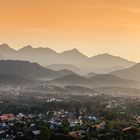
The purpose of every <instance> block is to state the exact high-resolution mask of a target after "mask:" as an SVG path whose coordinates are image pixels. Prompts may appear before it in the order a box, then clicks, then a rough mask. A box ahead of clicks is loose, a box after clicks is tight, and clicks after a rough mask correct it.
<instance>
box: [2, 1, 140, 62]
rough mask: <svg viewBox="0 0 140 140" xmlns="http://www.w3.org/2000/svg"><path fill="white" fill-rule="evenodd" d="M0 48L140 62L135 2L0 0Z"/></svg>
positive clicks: (137, 4) (139, 8)
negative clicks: (74, 51) (42, 49)
mask: <svg viewBox="0 0 140 140" xmlns="http://www.w3.org/2000/svg"><path fill="white" fill-rule="evenodd" d="M0 43H8V44H9V45H10V46H11V47H13V48H15V49H18V48H21V47H22V46H25V45H28V44H30V45H33V46H34V47H50V48H52V49H54V50H56V51H58V52H61V51H63V50H68V49H72V48H78V49H79V50H80V51H81V52H82V53H84V54H86V55H88V56H92V55H95V54H98V53H106V52H107V53H110V54H113V55H120V56H122V57H124V58H128V59H130V60H135V61H139V62H140V0H0Z"/></svg>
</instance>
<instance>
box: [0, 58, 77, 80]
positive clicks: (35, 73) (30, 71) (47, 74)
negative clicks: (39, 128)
mask: <svg viewBox="0 0 140 140" xmlns="http://www.w3.org/2000/svg"><path fill="white" fill-rule="evenodd" d="M69 74H75V73H74V72H72V71H70V70H66V69H64V70H60V71H53V70H51V69H47V68H44V67H42V66H40V65H39V64H37V63H31V62H28V61H17V60H15V61H14V60H0V82H1V81H2V82H3V83H4V82H5V83H8V81H11V82H12V83H29V82H30V83H32V82H36V81H44V80H51V79H54V78H58V77H61V76H65V75H69Z"/></svg>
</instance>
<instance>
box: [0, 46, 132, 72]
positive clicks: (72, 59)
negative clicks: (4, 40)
mask: <svg viewBox="0 0 140 140" xmlns="http://www.w3.org/2000/svg"><path fill="white" fill-rule="evenodd" d="M0 59H4V60H8V59H10V60H24V61H30V62H36V63H39V64H40V65H42V66H47V65H52V64H55V65H56V64H57V65H58V64H61V66H62V64H67V65H73V66H76V67H78V68H79V69H80V70H81V71H82V72H86V73H89V72H93V73H108V72H112V71H114V70H119V69H122V68H128V67H131V66H132V65H134V64H135V62H132V61H128V60H126V59H123V58H120V57H117V56H112V55H110V54H100V55H97V56H93V57H91V58H89V57H87V56H86V55H84V54H82V53H81V52H80V51H79V50H77V49H72V50H68V51H64V52H62V53H57V52H56V51H54V50H52V49H50V48H42V47H40V48H33V47H32V46H30V45H29V46H25V47H23V48H21V49H19V50H14V49H12V48H10V47H9V46H8V45H7V44H2V45H0ZM62 67H64V66H62ZM67 68H68V67H67ZM68 69H69V70H73V69H70V68H68ZM76 71H77V70H76ZM76 71H75V72H76Z"/></svg>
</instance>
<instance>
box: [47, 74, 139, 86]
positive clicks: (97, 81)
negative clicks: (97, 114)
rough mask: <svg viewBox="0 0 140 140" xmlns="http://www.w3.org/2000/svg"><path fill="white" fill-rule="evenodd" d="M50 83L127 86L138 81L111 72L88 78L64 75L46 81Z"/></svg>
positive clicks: (60, 84)
mask: <svg viewBox="0 0 140 140" xmlns="http://www.w3.org/2000/svg"><path fill="white" fill-rule="evenodd" d="M48 84H50V85H59V86H84V87H90V88H95V87H111V86H116V87H119V86H120V87H129V86H132V87H133V86H134V85H137V84H138V83H137V82H135V81H132V80H129V79H123V78H120V77H117V76H114V75H112V74H98V75H95V76H93V77H90V78H86V77H83V76H79V75H76V74H72V75H66V76H63V77H60V78H56V79H54V80H51V81H49V82H48Z"/></svg>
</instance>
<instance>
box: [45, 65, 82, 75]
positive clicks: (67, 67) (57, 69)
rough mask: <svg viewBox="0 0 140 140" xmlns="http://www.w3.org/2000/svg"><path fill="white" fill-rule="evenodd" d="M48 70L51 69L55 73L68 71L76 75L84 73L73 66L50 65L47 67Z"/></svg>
mask: <svg viewBox="0 0 140 140" xmlns="http://www.w3.org/2000/svg"><path fill="white" fill-rule="evenodd" d="M46 68H49V69H52V70H55V71H59V70H63V69H67V70H71V71H74V72H75V73H81V74H82V73H83V72H82V70H81V69H79V68H78V67H76V66H74V65H71V64H50V65H48V66H46Z"/></svg>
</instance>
